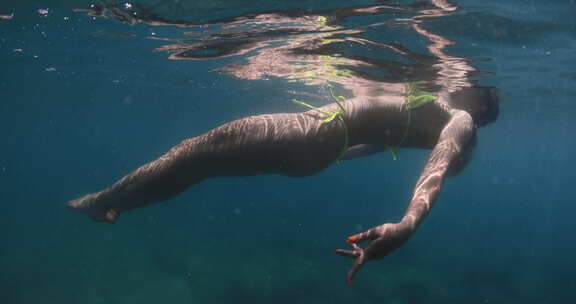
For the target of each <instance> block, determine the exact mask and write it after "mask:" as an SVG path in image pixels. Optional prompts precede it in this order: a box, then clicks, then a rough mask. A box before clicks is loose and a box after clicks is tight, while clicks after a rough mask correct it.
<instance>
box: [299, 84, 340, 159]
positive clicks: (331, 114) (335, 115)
mask: <svg viewBox="0 0 576 304" xmlns="http://www.w3.org/2000/svg"><path fill="white" fill-rule="evenodd" d="M330 95H331V97H332V99H333V100H334V101H335V102H336V104H337V105H338V107H340V110H339V111H325V110H322V109H320V108H317V107H315V106H313V105H310V104H308V103H306V102H304V101H301V100H297V99H292V102H293V103H295V104H297V105H300V106H303V107H306V108H308V109H311V110H314V111H316V112H319V113H322V114H324V115H326V116H327V117H326V118H324V119H322V124H325V123H329V122H332V121H333V120H335V119H337V120H339V121H340V122H341V123H342V125H343V126H344V146H343V147H342V151H340V154H339V155H338V158H336V164H338V165H339V164H340V159H341V158H342V156H343V155H344V153H346V150H347V149H348V137H349V134H348V125H346V121H345V120H344V115H345V114H346V109H344V107H343V106H342V104H341V102H343V101H344V97H343V96H334V93H333V92H332V90H331V89H330Z"/></svg>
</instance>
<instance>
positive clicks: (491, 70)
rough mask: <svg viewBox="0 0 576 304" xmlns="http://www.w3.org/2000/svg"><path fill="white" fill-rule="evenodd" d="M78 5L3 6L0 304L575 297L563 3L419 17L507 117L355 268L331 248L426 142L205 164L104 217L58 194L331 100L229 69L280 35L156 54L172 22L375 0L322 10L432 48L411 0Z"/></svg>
mask: <svg viewBox="0 0 576 304" xmlns="http://www.w3.org/2000/svg"><path fill="white" fill-rule="evenodd" d="M12 2H15V1H12ZM90 4H91V3H90V2H87V1H65V0H60V1H44V2H43V3H39V2H34V3H24V1H21V2H19V3H2V4H0V15H3V16H6V18H4V19H0V98H1V101H0V138H1V145H0V241H1V245H0V303H2V304H12V303H83V304H93V303H278V304H280V303H291V304H293V303H362V304H368V303H390V304H392V303H394V304H399V303H403V304H407V303H539V304H541V303H574V302H575V301H576V296H575V294H576V277H575V276H574V273H575V272H576V245H574V237H573V236H574V233H576V221H575V220H574V214H575V213H576V206H575V205H574V202H575V199H576V194H575V193H574V186H573V181H574V180H575V178H576V174H575V172H576V165H575V163H574V162H575V161H576V157H575V156H576V154H575V151H576V149H575V148H576V141H575V140H574V134H573V132H574V130H575V129H574V128H575V127H576V124H575V122H576V120H575V117H576V106H575V102H576V100H575V97H574V96H576V72H575V71H576V53H575V52H574V50H575V49H576V18H574V16H575V15H576V2H575V1H568V0H566V1H563V0H557V1H529V0H517V1H470V0H466V1H458V3H457V4H458V6H459V8H458V9H457V10H456V11H453V12H450V13H449V14H446V15H445V16H438V17H436V18H430V19H429V20H426V22H424V24H423V25H422V27H423V28H425V29H426V30H427V31H428V32H430V33H434V34H435V35H438V36H441V37H443V38H445V39H448V40H450V41H452V42H453V43H454V44H453V45H452V46H449V47H447V48H445V49H444V53H446V54H447V55H449V56H453V57H457V58H466V59H468V60H469V61H467V62H468V63H469V64H470V66H473V67H474V68H476V69H477V70H478V72H476V73H474V74H471V75H469V78H470V79H471V81H473V82H475V83H478V84H480V85H485V86H488V85H489V86H495V87H498V88H499V89H500V95H501V106H500V116H499V118H498V120H497V121H496V122H494V123H492V124H490V125H488V126H486V127H484V128H481V129H480V130H479V132H478V146H477V149H476V151H475V153H474V156H473V158H472V161H471V162H470V164H469V165H468V166H467V168H466V169H465V170H464V171H463V172H462V173H461V174H460V175H458V176H457V177H454V178H451V179H449V180H448V181H447V182H446V185H445V187H444V189H443V192H442V195H441V196H440V198H439V200H438V203H437V205H436V206H435V208H434V210H433V211H432V212H431V214H430V216H429V217H428V218H427V219H426V220H425V222H424V224H423V225H422V226H421V227H420V228H419V230H418V232H417V233H416V234H415V235H414V237H413V238H412V239H411V240H410V241H409V242H408V243H407V244H406V245H405V246H404V247H402V248H401V249H399V250H397V251H396V252H394V253H393V254H392V255H390V256H388V257H385V258H384V259H382V260H380V261H375V262H370V263H368V264H367V265H366V266H365V267H364V269H362V271H361V272H360V273H359V275H358V277H357V278H356V279H355V281H354V284H353V285H352V286H345V285H344V284H343V282H344V277H345V273H346V271H347V270H348V267H349V266H350V262H351V261H349V260H347V259H345V258H342V257H339V256H336V255H334V254H333V250H334V249H336V248H343V247H345V246H346V244H345V242H344V240H345V239H346V237H347V236H349V235H351V234H354V233H357V232H360V231H364V230H366V229H368V228H370V227H373V226H375V225H379V224H382V223H385V222H393V221H397V220H398V219H399V218H400V217H401V216H402V214H403V212H404V210H405V208H406V206H407V204H408V202H409V199H410V197H411V194H412V187H413V186H414V184H415V182H416V179H417V177H418V174H419V172H420V170H421V169H422V167H423V166H424V164H425V161H426V157H427V155H428V153H429V151H417V150H406V151H400V153H399V155H398V160H396V161H394V160H393V159H392V157H391V156H390V155H389V154H381V155H377V156H372V157H368V158H365V159H359V160H353V161H345V162H343V163H342V164H341V165H334V166H331V167H329V168H328V169H326V170H325V171H323V172H321V173H319V174H317V175H314V176H311V177H306V178H288V177H282V176H272V175H271V176H256V177H249V178H248V177H247V178H223V179H214V180H209V181H206V182H204V183H202V184H200V185H197V186H196V187H194V188H192V189H190V190H189V191H187V192H185V193H184V194H182V195H180V196H178V197H177V198H175V199H173V200H171V201H169V202H166V203H162V204H157V205H153V206H149V207H147V208H143V209H139V210H136V211H134V212H129V213H126V214H124V215H122V216H121V218H120V219H119V221H118V223H117V224H115V225H107V224H102V223H95V222H92V221H90V220H89V219H88V218H87V217H85V216H81V215H79V214H77V213H73V212H70V211H69V210H67V209H66V208H65V207H64V205H65V203H66V202H67V201H68V200H70V199H73V198H76V197H79V196H81V195H83V194H85V193H89V192H94V191H98V190H100V189H102V188H104V187H106V186H108V185H110V183H112V182H113V181H115V180H117V179H118V178H120V177H121V176H123V175H124V174H126V173H127V172H129V171H130V170H132V169H134V168H136V167H138V166H139V165H141V164H143V163H145V162H147V161H150V160H152V159H154V158H156V157H158V156H159V155H161V154H162V153H164V152H165V151H166V150H168V149H169V148H170V147H171V146H172V145H174V144H176V143H178V142H179V141H181V140H183V139H185V138H188V137H191V136H195V135H199V134H201V133H203V132H205V131H207V130H209V129H211V128H213V127H215V126H218V125H219V124H222V123H224V122H227V121H230V120H232V119H236V118H240V117H244V116H247V115H253V114H260V113H273V112H286V111H289V112H296V111H300V110H302V109H300V108H298V107H296V106H294V105H293V104H291V103H290V99H292V98H294V97H298V98H301V99H305V100H308V101H315V102H320V103H321V102H323V101H324V102H325V101H326V97H325V96H326V89H325V86H322V85H306V84H303V83H302V82H301V81H290V80H289V79H288V78H287V77H286V75H278V74H277V75H263V76H262V77H260V78H258V77H255V78H252V79H246V78H242V77H236V76H234V75H231V74H230V73H225V72H223V70H222V68H223V67H225V66H229V65H230V64H235V65H246V64H247V62H248V61H249V60H250V58H253V57H254V55H256V54H258V52H261V51H262V50H266V49H274V48H276V47H279V46H281V45H283V43H286V41H292V40H290V39H292V38H290V37H288V38H286V37H284V36H281V39H280V40H277V41H272V42H269V43H266V44H264V45H263V46H261V47H260V48H259V49H256V50H251V51H248V52H247V53H245V54H236V55H231V56H227V57H224V58H214V59H207V60H170V59H168V56H169V55H170V54H171V53H170V52H167V51H162V50H158V48H162V47H165V46H166V45H174V41H167V40H165V38H170V39H191V37H194V36H190V35H186V34H185V32H194V33H195V35H196V36H199V37H200V38H201V37H208V35H209V34H210V33H227V31H232V30H230V29H227V28H226V22H224V21H223V20H230V18H235V17H239V16H257V15H259V14H260V15H261V14H262V13H263V12H289V11H292V12H294V11H295V10H296V9H304V10H305V11H299V14H303V15H306V14H307V13H308V14H311V15H313V16H314V17H311V18H312V20H316V21H318V22H320V21H319V20H320V19H318V18H317V16H319V15H322V16H328V17H329V18H335V16H337V15H338V12H339V11H340V12H341V11H342V10H344V9H345V8H350V7H353V6H355V5H358V6H371V5H375V4H384V5H389V6H394V7H396V8H394V7H393V8H391V9H390V10H389V11H388V10H383V12H384V13H380V14H369V15H361V16H352V17H349V18H342V19H340V20H337V21H335V23H334V24H331V25H333V26H341V27H342V29H358V28H363V29H366V28H367V30H365V31H364V32H362V33H359V34H356V35H355V36H354V37H356V38H363V39H367V40H370V41H373V42H378V43H387V44H392V43H395V44H398V45H402V46H403V47H405V48H407V49H410V50H411V51H413V52H416V53H419V54H422V55H426V56H432V57H434V56H435V55H434V54H432V53H430V51H429V49H427V46H429V45H430V41H429V40H428V39H426V38H424V37H423V36H421V35H419V34H418V33H416V32H415V31H414V30H413V29H412V28H410V27H409V26H407V25H406V22H405V21H403V20H401V19H409V18H412V17H414V15H418V14H419V12H418V9H416V8H412V9H411V10H408V11H402V10H399V9H397V8H399V7H405V8H408V7H411V6H410V5H411V4H413V3H412V2H408V1H400V2H386V1H384V2H381V3H378V2H374V1H369V0H356V1H322V0H306V1H303V0H292V1H274V2H273V1H264V0H260V1H254V0H252V1H249V2H248V1H239V0H235V1H231V0H226V1H184V0H182V1H152V0H150V1H140V2H133V3H132V4H133V5H137V4H139V5H140V6H139V7H143V8H146V9H147V10H149V11H150V12H152V13H154V14H155V16H156V17H161V18H163V19H162V20H172V21H178V22H184V23H186V22H187V23H188V26H187V27H182V26H176V25H158V24H157V25H154V24H152V23H151V22H148V23H147V22H136V23H135V24H133V25H131V24H129V23H127V22H121V20H119V19H118V18H113V17H111V16H108V18H103V17H93V16H89V15H88V14H86V12H81V11H76V12H75V11H73V9H74V8H82V9H86V8H89V6H90ZM96 4H99V5H102V4H103V2H98V3H96ZM106 4H110V3H109V2H106ZM118 7H120V8H123V9H124V10H123V11H124V12H128V14H129V13H130V12H132V10H130V9H129V8H130V7H128V8H127V7H126V6H125V5H124V4H123V3H120V5H119V6H118ZM39 9H46V10H47V12H45V11H38V10H39ZM422 9H424V8H422ZM12 13H13V15H12ZM312 13H314V14H312ZM251 14H252V15H251ZM10 17H11V18H10ZM133 20H137V19H133ZM215 21H218V22H220V23H219V24H216V25H214V24H211V23H214V22H215ZM283 22H287V21H283ZM320 23H321V22H320ZM192 24H196V25H197V26H192ZM201 24H204V25H203V26H199V25H201ZM252 26H253V28H251V29H254V28H256V29H257V28H258V26H261V27H265V26H268V27H274V26H278V24H275V23H273V22H272V23H271V24H264V25H262V24H260V25H259V24H255V25H252ZM366 26H367V27H366ZM347 35H350V36H352V34H346V33H344V34H340V35H339V36H338V37H336V38H345V37H346V36H347ZM159 38H162V39H164V40H162V39H159ZM294 41H295V40H294ZM177 42H178V43H180V44H184V45H188V46H189V45H190V44H191V43H194V41H183V40H178V41H177ZM337 46H338V48H336V49H335V50H336V51H334V50H333V51H334V52H339V56H340V57H346V56H348V55H350V56H366V57H370V58H378V59H385V60H396V61H402V60H404V61H405V59H403V58H400V57H398V56H395V55H393V54H391V53H390V52H389V51H383V49H382V48H377V47H374V46H370V45H368V44H352V43H349V44H338V45H337ZM210 52H213V50H205V51H204V53H202V50H200V51H197V54H204V55H210V54H213V53H210ZM308 64H310V63H308ZM422 68H423V67H422V66H417V65H415V66H414V69H415V71H414V74H412V75H420V74H422V73H424V70H419V69H422ZM424 68H425V66H424ZM262 69H263V67H262ZM334 90H339V91H338V92H339V93H340V94H343V95H347V96H350V95H351V93H350V92H349V91H346V90H345V89H344V88H340V87H338V86H336V87H335V88H334Z"/></svg>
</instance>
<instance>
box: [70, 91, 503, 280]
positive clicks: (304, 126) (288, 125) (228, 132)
mask: <svg viewBox="0 0 576 304" xmlns="http://www.w3.org/2000/svg"><path fill="white" fill-rule="evenodd" d="M397 89H398V91H399V93H400V92H403V94H395V95H389V96H379V97H374V98H366V99H353V100H347V101H342V102H336V103H333V104H329V105H327V106H324V107H321V108H319V109H313V110H310V111H307V112H303V113H282V114H269V115H258V116H250V117H246V118H242V119H239V120H236V121H232V122H230V123H227V124H224V125H222V126H219V127H217V128H215V129H213V130H211V131H209V132H207V133H205V134H202V135H199V136H196V137H193V138H190V139H186V140H184V141H182V142H181V143H180V144H178V145H176V146H175V147H173V148H172V149H171V150H170V151H168V152H167V153H166V154H164V155H163V156H161V157H160V158H158V159H156V160H154V161H152V162H150V163H148V164H145V165H144V166H142V167H140V168H138V169H136V170H135V171H133V172H132V173H130V174H128V175H126V176H125V177H123V178H122V179H120V180H119V181H118V182H116V183H115V184H113V185H112V186H110V187H108V188H106V189H104V190H102V191H100V192H97V193H92V194H88V195H86V196H83V197H81V198H78V199H76V200H73V201H71V202H69V203H68V206H69V207H71V208H72V209H75V210H78V211H82V212H84V213H86V214H88V215H89V216H90V217H92V219H94V220H96V221H101V222H108V223H114V222H115V221H116V219H117V218H118V216H119V215H120V214H122V213H124V212H126V211H128V210H131V209H135V208H139V207H142V206H145V205H148V204H151V203H154V202H160V201H164V200H167V199H170V198H172V197H174V196H175V195H177V194H179V193H181V192H182V191H184V190H185V189H187V188H189V187H191V186H193V185H195V184H197V183H199V182H201V181H202V180H205V179H208V178H212V177H219V176H247V175H256V174H270V173H277V174H283V175H287V176H296V177H297V176H307V175H311V174H314V173H317V172H319V171H321V170H322V169H324V168H326V167H327V166H329V165H330V164H332V163H334V162H335V161H337V160H338V159H339V158H340V157H341V156H342V157H343V158H354V157H361V156H364V155H366V154H369V153H374V152H378V151H383V150H385V149H387V148H405V147H406V148H422V149H432V153H431V155H430V158H429V160H428V163H427V164H426V166H425V168H424V169H423V171H422V173H421V175H420V178H419V180H418V182H417V184H416V187H415V189H414V196H413V198H412V200H411V201H410V204H409V206H408V209H407V211H406V213H405V215H404V216H403V218H402V219H401V220H400V221H399V222H397V223H386V224H383V225H380V226H377V227H374V228H372V229H370V230H368V231H365V232H363V233H360V234H357V235H354V236H351V237H349V238H348V242H349V243H351V244H352V246H353V249H352V250H342V249H340V250H337V253H338V254H340V255H343V256H349V257H354V258H356V262H355V263H354V265H353V268H352V270H351V271H350V273H349V274H348V281H351V280H352V277H353V276H354V274H355V273H356V271H358V269H359V268H360V266H362V265H363V263H364V262H365V261H366V260H372V259H378V258H382V257H384V256H386V255H387V254H389V253H390V252H391V251H393V250H394V249H396V248H398V247H400V246H401V245H402V244H403V243H404V242H406V241H407V240H408V239H409V238H410V236H411V235H412V233H413V232H414V231H415V230H416V228H417V227H418V225H419V224H420V223H421V222H422V220H423V219H424V217H425V216H426V215H427V214H428V212H429V211H430V208H431V207H432V205H433V204H434V201H435V199H436V197H437V195H438V193H439V192H440V189H441V187H442V183H443V181H444V178H445V177H446V176H447V175H448V174H449V173H450V171H451V170H453V169H454V168H457V167H459V166H460V165H461V162H463V161H464V159H465V158H466V155H467V154H468V153H469V152H470V149H471V148H472V147H473V143H474V136H475V131H476V127H477V126H481V125H484V124H486V123H488V122H491V121H493V120H494V119H496V116H497V114H498V98H497V96H496V94H495V89H492V88H486V87H474V88H468V89H463V90H460V91H458V92H456V93H447V92H439V93H438V94H437V95H434V98H433V99H434V100H429V102H427V103H425V104H422V105H420V106H418V107H414V108H413V109H411V107H410V105H409V103H408V102H409V100H410V99H414V98H419V97H421V96H423V95H422V94H425V95H426V94H427V95H431V93H427V92H425V91H424V90H423V89H422V88H419V89H418V90H419V91H420V93H418V94H419V95H413V94H412V93H413V92H414V88H411V87H410V86H404V85H398V87H397ZM411 92H412V93H411ZM423 92H424V93H423ZM326 113H333V114H334V116H335V117H333V118H336V119H333V120H332V121H330V122H324V120H325V119H326V118H327V114H326ZM343 148H347V150H346V152H345V153H344V155H342V151H343ZM364 241H368V245H367V246H366V247H365V248H360V247H358V246H357V245H356V243H359V242H364Z"/></svg>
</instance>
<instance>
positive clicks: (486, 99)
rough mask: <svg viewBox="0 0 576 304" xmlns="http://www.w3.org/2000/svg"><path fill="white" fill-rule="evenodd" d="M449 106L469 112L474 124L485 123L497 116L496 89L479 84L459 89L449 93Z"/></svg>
mask: <svg viewBox="0 0 576 304" xmlns="http://www.w3.org/2000/svg"><path fill="white" fill-rule="evenodd" d="M450 106H452V107H453V108H455V109H460V110H464V111H466V112H468V113H470V115H472V118H473V119H474V123H475V124H476V125H478V126H483V125H486V124H488V123H491V122H493V121H495V120H496V119H497V118H498V113H499V112H500V98H499V97H498V89H497V88H495V87H479V86H478V87H470V88H463V89H460V90H458V91H456V92H454V93H452V94H450Z"/></svg>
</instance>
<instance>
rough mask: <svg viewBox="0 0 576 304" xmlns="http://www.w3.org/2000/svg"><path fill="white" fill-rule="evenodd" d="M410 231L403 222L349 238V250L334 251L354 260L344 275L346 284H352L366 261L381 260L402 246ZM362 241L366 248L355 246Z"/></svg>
mask: <svg viewBox="0 0 576 304" xmlns="http://www.w3.org/2000/svg"><path fill="white" fill-rule="evenodd" d="M412 231H413V228H412V227H411V226H410V225H407V223H405V222H400V223H387V224H383V225H380V226H377V227H374V228H372V229H370V230H367V231H365V232H362V233H359V234H356V235H353V236H351V237H349V238H348V240H347V242H348V243H349V244H350V246H352V249H351V250H346V249H336V254H338V255H341V256H346V257H350V258H353V259H354V263H353V264H352V267H351V268H350V271H348V274H347V275H346V284H348V285H350V284H352V279H353V278H354V276H355V275H356V273H357V272H358V271H359V270H360V268H362V266H364V263H365V262H366V261H369V260H376V259H381V258H383V257H385V256H387V255H388V254H390V253H391V252H392V251H394V250H396V249H397V248H399V247H400V246H402V244H404V243H405V242H406V241H407V240H408V239H409V238H410V236H411V235H412ZM364 241H368V245H366V247H364V248H361V247H360V246H358V245H357V243H361V242H364Z"/></svg>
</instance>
